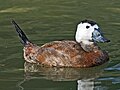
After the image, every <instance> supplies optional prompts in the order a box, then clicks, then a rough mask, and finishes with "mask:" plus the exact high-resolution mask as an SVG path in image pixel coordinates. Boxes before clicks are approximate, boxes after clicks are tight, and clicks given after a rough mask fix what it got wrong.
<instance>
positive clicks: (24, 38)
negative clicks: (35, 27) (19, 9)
mask: <svg viewBox="0 0 120 90" xmlns="http://www.w3.org/2000/svg"><path fill="white" fill-rule="evenodd" d="M12 24H13V25H14V27H15V29H16V31H17V33H18V35H19V38H20V41H21V43H22V44H23V45H24V46H25V45H27V44H29V43H30V41H29V39H28V38H27V36H26V35H25V33H24V32H23V31H22V29H21V28H20V27H19V26H18V24H17V23H16V22H15V21H14V20H12Z"/></svg>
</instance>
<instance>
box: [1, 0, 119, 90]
mask: <svg viewBox="0 0 120 90" xmlns="http://www.w3.org/2000/svg"><path fill="white" fill-rule="evenodd" d="M119 5H120V1H119V0H100V1H96V0H89V1H88V0H74V1H73V0H32V1H31V0H19V1H18V0H9V1H5V0H0V59H1V60H0V90H120V49H119V48H120V39H119V36H120V30H119V29H120V6H119ZM86 18H87V19H93V20H95V21H97V22H98V23H99V25H100V26H101V28H102V31H103V32H104V33H105V36H106V37H107V38H109V39H110V40H111V43H108V44H99V45H100V46H101V47H102V48H103V49H105V50H107V51H108V52H109V55H110V61H109V62H108V63H106V64H104V65H101V66H97V67H93V68H85V69H79V68H77V69H75V68H39V67H38V66H36V65H31V64H28V63H24V59H23V57H22V48H23V47H22V45H21V44H20V42H19V40H18V37H17V35H16V32H15V30H14V28H13V26H12V24H11V19H14V20H16V21H17V22H18V23H19V24H20V26H21V27H22V28H23V30H24V31H25V32H26V33H27V35H28V37H29V38H30V40H31V41H33V42H34V43H36V44H38V45H42V44H44V43H46V42H50V41H54V40H62V39H74V33H75V29H76V24H77V23H78V22H79V21H81V20H83V19H86ZM24 64H25V65H26V66H25V67H24Z"/></svg>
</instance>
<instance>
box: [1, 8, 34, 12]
mask: <svg viewBox="0 0 120 90" xmlns="http://www.w3.org/2000/svg"><path fill="white" fill-rule="evenodd" d="M34 9H35V8H33V7H32V8H22V7H11V8H7V9H4V10H0V13H19V12H28V11H31V10H34Z"/></svg>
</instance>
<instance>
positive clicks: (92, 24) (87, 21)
mask: <svg viewBox="0 0 120 90" xmlns="http://www.w3.org/2000/svg"><path fill="white" fill-rule="evenodd" d="M81 22H82V23H89V24H91V26H94V25H95V24H97V23H96V22H95V21H92V20H87V19H85V20H82V21H81Z"/></svg>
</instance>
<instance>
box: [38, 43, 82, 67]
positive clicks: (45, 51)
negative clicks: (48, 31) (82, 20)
mask: <svg viewBox="0 0 120 90" xmlns="http://www.w3.org/2000/svg"><path fill="white" fill-rule="evenodd" d="M83 52H84V50H83V49H82V48H81V47H80V45H79V44H78V43H76V42H75V41H54V42H50V43H47V44H44V45H43V46H41V48H40V49H39V53H38V56H37V60H38V61H39V62H40V63H41V64H43V65H48V66H57V67H75V66H73V63H74V64H75V63H78V62H77V60H79V61H80V58H81V59H82V56H81V55H82V54H83Z"/></svg>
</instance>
